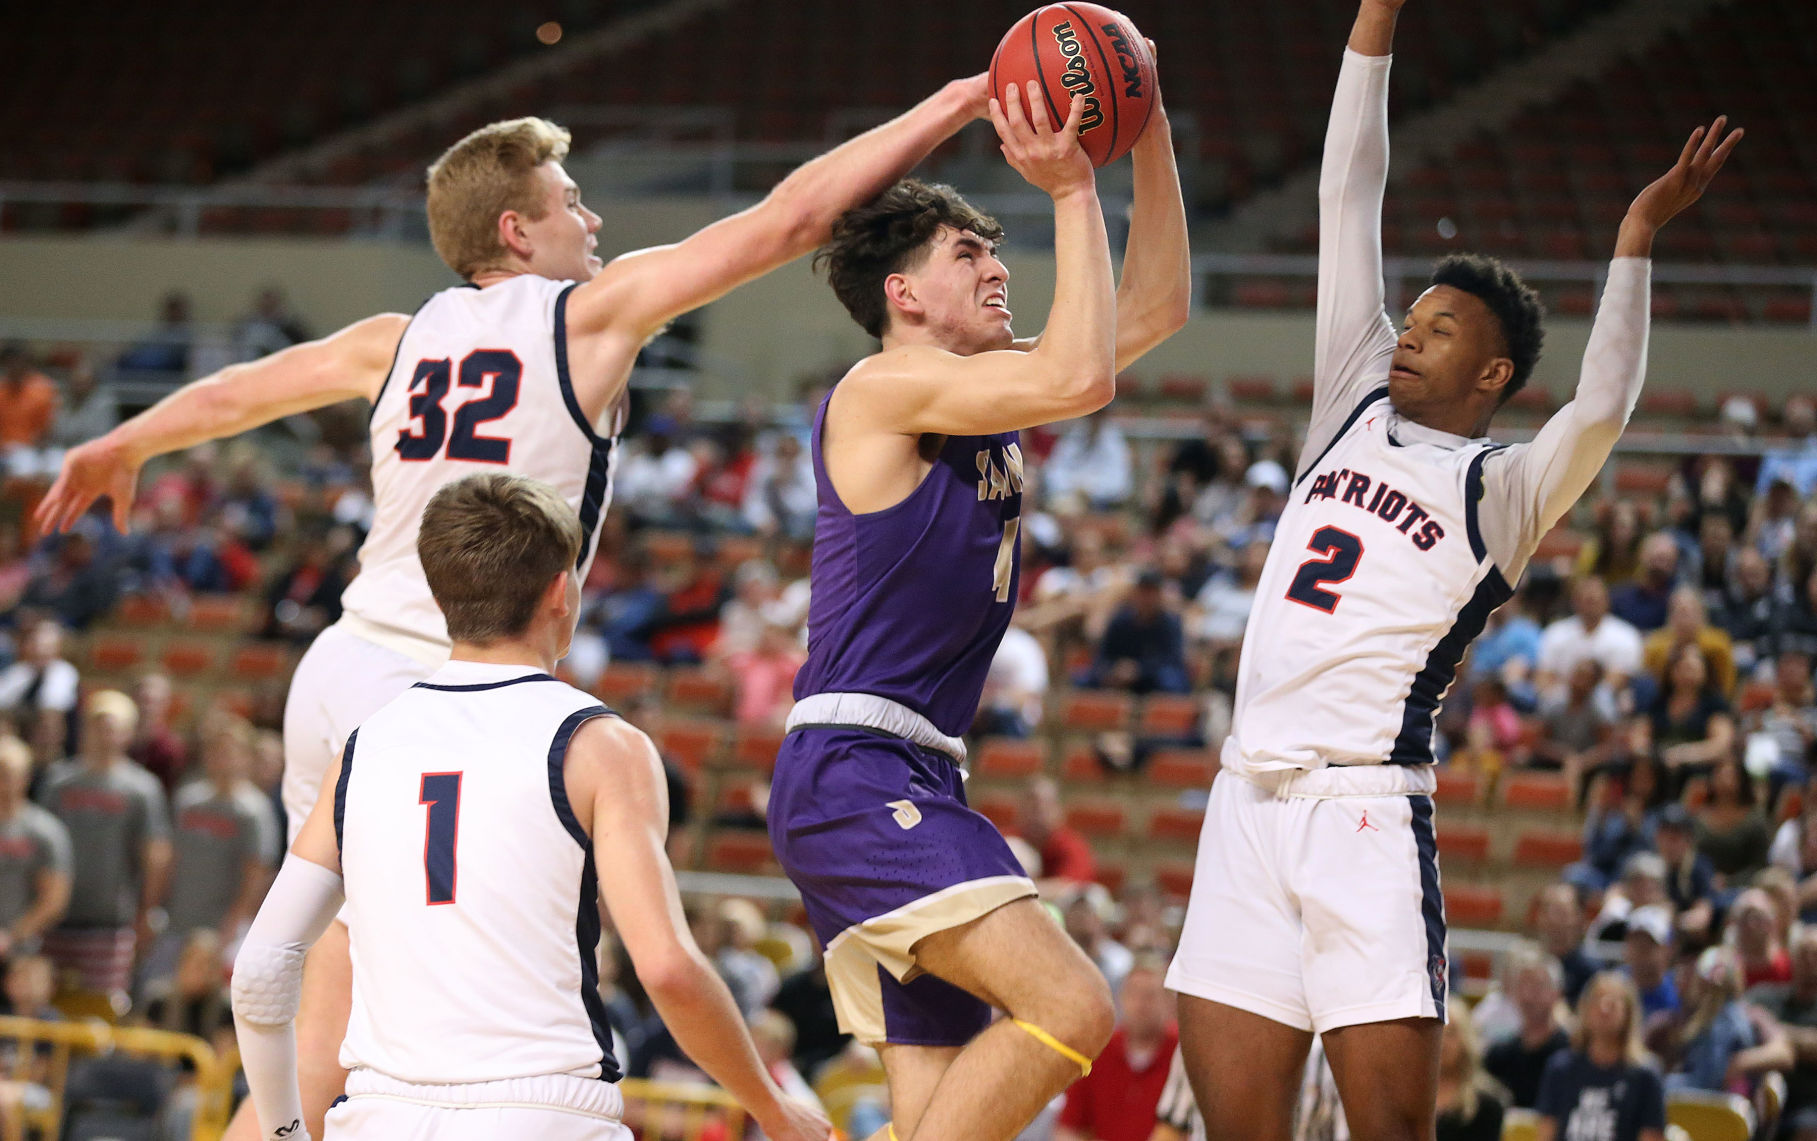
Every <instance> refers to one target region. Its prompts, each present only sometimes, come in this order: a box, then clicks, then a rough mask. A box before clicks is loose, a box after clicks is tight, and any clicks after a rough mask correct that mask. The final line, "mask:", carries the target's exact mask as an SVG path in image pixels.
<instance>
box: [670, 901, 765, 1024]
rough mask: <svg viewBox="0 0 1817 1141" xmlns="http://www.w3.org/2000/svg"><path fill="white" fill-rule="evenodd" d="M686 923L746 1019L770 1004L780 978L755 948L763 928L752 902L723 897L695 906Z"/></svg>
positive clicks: (761, 935)
mask: <svg viewBox="0 0 1817 1141" xmlns="http://www.w3.org/2000/svg"><path fill="white" fill-rule="evenodd" d="M689 926H690V928H691V929H692V931H693V933H694V941H695V942H696V943H698V944H700V949H701V951H702V952H703V953H705V955H706V956H707V958H709V959H711V960H712V961H713V965H714V967H715V968H716V969H717V970H718V971H719V976H720V977H721V978H723V979H724V980H725V982H726V986H727V987H728V988H730V989H731V991H732V997H733V998H734V999H736V1000H737V1002H738V1009H739V1010H741V1011H743V1012H744V1016H745V1017H746V1018H747V1019H748V1018H751V1017H753V1016H755V1015H756V1014H757V1013H758V1012H760V1011H762V1010H763V1009H764V1007H766V1006H768V1005H769V1004H770V1000H771V999H773V998H775V997H776V991H777V988H778V987H780V986H781V985H782V981H781V979H780V978H778V977H777V974H776V966H775V964H773V963H771V962H770V960H768V959H766V958H764V957H763V956H762V955H760V954H758V952H757V951H756V949H755V948H756V945H757V942H758V940H760V939H762V938H763V932H764V927H765V924H764V920H763V912H762V911H760V910H758V908H757V905H756V904H754V903H752V902H751V901H750V900H748V899H723V900H720V901H719V903H718V904H717V905H715V906H711V907H701V908H697V909H695V911H694V912H693V914H692V915H691V917H690V919H689Z"/></svg>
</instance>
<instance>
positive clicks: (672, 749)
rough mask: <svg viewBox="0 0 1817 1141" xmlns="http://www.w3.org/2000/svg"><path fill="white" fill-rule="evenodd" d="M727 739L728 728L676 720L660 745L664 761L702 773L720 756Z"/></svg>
mask: <svg viewBox="0 0 1817 1141" xmlns="http://www.w3.org/2000/svg"><path fill="white" fill-rule="evenodd" d="M725 736H726V735H725V727H724V726H723V725H722V724H720V723H719V722H716V721H684V720H675V721H670V722H669V723H668V724H667V725H665V726H664V727H663V729H662V732H661V734H660V735H659V737H658V742H659V747H660V748H661V750H662V755H663V756H664V757H666V758H668V759H669V760H671V761H673V762H675V763H676V764H677V765H680V766H681V767H682V768H684V769H687V770H688V771H689V772H698V771H699V770H700V768H701V767H702V766H703V765H705V764H706V763H707V762H708V761H710V760H712V759H713V758H714V757H716V756H717V755H718V754H719V750H720V747H721V746H722V745H724V743H725Z"/></svg>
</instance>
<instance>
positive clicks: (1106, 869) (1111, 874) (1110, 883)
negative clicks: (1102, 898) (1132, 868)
mask: <svg viewBox="0 0 1817 1141" xmlns="http://www.w3.org/2000/svg"><path fill="white" fill-rule="evenodd" d="M1092 878H1093V879H1094V880H1096V881H1097V882H1098V883H1101V884H1103V885H1104V886H1105V887H1107V888H1109V889H1110V893H1111V894H1112V895H1121V894H1123V885H1124V884H1125V883H1127V882H1128V881H1129V869H1128V868H1126V867H1124V866H1123V865H1122V864H1118V863H1113V862H1110V861H1106V860H1099V861H1098V872H1097V874H1096V875H1095V876H1093V877H1092Z"/></svg>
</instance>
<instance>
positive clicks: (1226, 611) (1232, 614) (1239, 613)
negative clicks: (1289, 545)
mask: <svg viewBox="0 0 1817 1141" xmlns="http://www.w3.org/2000/svg"><path fill="white" fill-rule="evenodd" d="M1267 562H1268V545H1267V544H1266V543H1249V544H1246V545H1245V546H1244V547H1243V548H1242V549H1241V550H1239V551H1238V552H1237V568H1236V570H1235V571H1234V572H1228V573H1223V574H1214V575H1212V576H1211V577H1210V578H1208V579H1206V580H1205V585H1204V586H1203V587H1201V588H1200V590H1199V593H1198V597H1197V598H1195V599H1194V600H1193V615H1192V630H1191V633H1192V636H1193V637H1194V638H1197V639H1200V640H1202V641H1206V642H1211V643H1213V644H1214V645H1218V646H1235V645H1237V644H1238V643H1240V642H1241V641H1242V640H1243V631H1244V630H1245V629H1247V628H1248V626H1249V611H1250V608H1251V607H1253V606H1254V605H1255V592H1256V586H1257V584H1259V583H1260V582H1261V581H1262V568H1263V566H1264V565H1265V564H1266V563H1267Z"/></svg>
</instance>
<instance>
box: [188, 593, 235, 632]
mask: <svg viewBox="0 0 1817 1141" xmlns="http://www.w3.org/2000/svg"><path fill="white" fill-rule="evenodd" d="M246 624H247V614H246V602H245V600H244V599H242V598H239V597H236V596H234V595H204V596H202V597H201V598H198V599H196V600H195V601H194V602H192V603H190V606H189V614H188V616H187V619H186V625H188V626H189V628H190V629H192V630H202V631H210V632H218V633H238V632H239V631H240V630H243V629H245V628H246Z"/></svg>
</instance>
